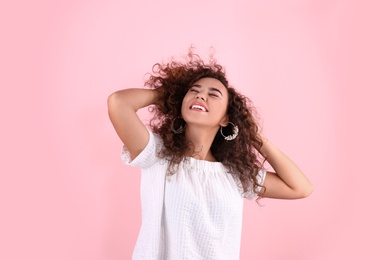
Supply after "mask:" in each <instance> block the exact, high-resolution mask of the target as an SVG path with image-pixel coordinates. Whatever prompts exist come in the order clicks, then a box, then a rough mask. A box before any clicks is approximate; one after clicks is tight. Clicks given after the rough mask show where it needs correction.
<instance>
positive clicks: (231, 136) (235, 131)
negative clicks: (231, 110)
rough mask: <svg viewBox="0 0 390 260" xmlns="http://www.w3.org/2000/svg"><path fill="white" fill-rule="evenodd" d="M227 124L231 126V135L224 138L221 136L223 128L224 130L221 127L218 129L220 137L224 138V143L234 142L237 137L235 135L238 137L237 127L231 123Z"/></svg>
mask: <svg viewBox="0 0 390 260" xmlns="http://www.w3.org/2000/svg"><path fill="white" fill-rule="evenodd" d="M229 124H231V125H232V126H233V134H231V135H228V136H225V135H224V134H223V128H224V127H222V126H221V128H220V132H221V135H222V136H223V137H224V138H225V140H226V141H231V140H234V139H236V137H237V135H238V126H236V125H235V124H233V123H232V122H229ZM225 127H226V126H225Z"/></svg>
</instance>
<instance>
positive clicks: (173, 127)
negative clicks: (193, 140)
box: [171, 116, 186, 134]
mask: <svg viewBox="0 0 390 260" xmlns="http://www.w3.org/2000/svg"><path fill="white" fill-rule="evenodd" d="M178 118H181V119H183V118H182V117H179V116H177V117H175V118H174V119H173V120H172V123H171V128H172V131H173V132H174V133H175V134H181V133H183V132H184V128H186V125H185V122H184V126H183V125H180V127H179V128H178V129H175V121H176V119H178ZM183 121H184V120H183Z"/></svg>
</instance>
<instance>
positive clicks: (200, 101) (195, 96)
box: [181, 78, 229, 127]
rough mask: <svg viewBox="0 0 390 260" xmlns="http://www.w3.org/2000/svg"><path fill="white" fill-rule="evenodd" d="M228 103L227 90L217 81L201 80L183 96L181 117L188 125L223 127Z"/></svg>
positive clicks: (225, 122)
mask: <svg viewBox="0 0 390 260" xmlns="http://www.w3.org/2000/svg"><path fill="white" fill-rule="evenodd" d="M228 102H229V97H228V92H227V89H226V87H225V86H224V85H223V84H222V83H221V82H220V81H219V80H217V79H214V78H202V79H200V80H198V81H196V82H195V83H194V84H193V85H192V86H190V89H189V90H188V92H187V94H186V95H185V96H184V99H183V104H182V107H181V113H182V117H183V119H184V120H185V121H186V123H187V124H189V125H190V124H196V125H202V126H208V127H216V126H218V127H219V126H221V125H223V126H225V125H226V124H227V122H228V118H227V114H226V112H227V107H228Z"/></svg>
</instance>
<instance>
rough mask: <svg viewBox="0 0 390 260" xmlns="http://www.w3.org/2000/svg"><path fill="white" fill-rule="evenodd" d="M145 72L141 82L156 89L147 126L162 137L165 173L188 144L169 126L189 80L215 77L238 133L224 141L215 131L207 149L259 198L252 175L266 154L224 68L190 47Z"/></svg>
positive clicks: (251, 116)
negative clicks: (177, 58) (166, 163)
mask: <svg viewBox="0 0 390 260" xmlns="http://www.w3.org/2000/svg"><path fill="white" fill-rule="evenodd" d="M148 75H149V78H148V80H146V82H145V86H149V87H151V88H152V89H156V90H157V91H158V93H159V94H158V100H157V102H156V103H155V105H154V107H152V108H151V110H150V111H151V112H154V116H153V118H152V119H151V121H150V126H151V129H152V131H153V132H154V133H156V134H157V135H159V136H160V137H161V138H162V140H163V144H164V148H163V149H162V151H161V152H160V154H159V155H160V156H161V157H164V158H169V168H168V172H169V174H171V175H172V174H174V167H175V166H177V165H178V164H179V163H180V162H181V161H182V160H184V159H185V152H186V151H187V150H188V149H189V148H190V147H191V145H192V144H191V143H189V142H188V141H187V140H186V139H185V135H184V134H175V133H174V132H173V130H172V126H173V125H174V124H176V123H177V122H176V121H177V120H175V119H177V118H180V115H181V106H182V101H183V98H184V96H185V95H186V93H187V92H188V90H189V88H190V87H191V86H192V84H193V83H195V82H196V81H198V80H199V79H201V78H205V77H210V78H215V79H217V80H219V81H220V82H221V83H222V84H223V85H224V86H225V87H226V89H227V92H228V94H229V101H228V108H227V114H228V118H229V121H231V122H233V123H234V124H235V125H237V126H238V127H239V133H238V136H237V138H236V139H234V140H232V141H226V140H225V139H224V137H223V136H222V135H221V134H220V132H218V133H217V134H216V136H215V138H214V141H213V143H212V145H211V148H210V149H211V152H212V154H213V156H214V157H215V159H216V160H217V161H218V162H221V163H222V164H223V165H224V166H225V167H226V168H227V170H228V172H229V173H230V174H232V175H233V177H234V178H235V179H236V180H239V181H240V182H241V184H242V188H243V192H244V193H245V192H248V191H255V193H256V194H257V195H258V199H260V198H261V197H262V194H263V193H264V190H265V189H261V191H259V190H260V187H262V186H261V185H260V183H259V182H258V179H257V178H256V176H257V175H258V173H259V171H260V169H262V168H264V162H265V160H266V158H263V157H262V156H261V154H260V149H261V147H262V145H263V142H262V140H261V138H260V136H259V127H258V124H257V122H256V118H255V117H254V112H255V110H254V108H253V106H252V102H251V101H250V100H249V99H248V98H247V97H245V96H244V95H241V94H240V93H238V92H237V91H236V90H235V89H234V88H233V87H231V86H230V85H229V82H228V80H227V79H226V76H225V70H224V68H223V67H222V66H221V65H219V64H217V63H216V61H215V60H214V59H213V57H212V55H211V56H210V62H209V64H206V63H205V62H204V61H203V60H202V59H201V58H200V57H199V55H197V54H194V53H193V51H192V49H190V50H189V52H188V54H187V58H186V60H185V61H184V62H179V61H175V60H173V59H172V60H171V61H170V62H167V63H157V64H155V65H154V66H153V70H152V73H151V74H148ZM229 126H230V127H228V128H226V129H224V133H225V131H226V133H225V135H228V134H229V128H230V131H231V130H232V129H231V128H232V127H231V125H230V124H229ZM176 128H177V127H176ZM263 188H265V187H263ZM257 191H259V192H257Z"/></svg>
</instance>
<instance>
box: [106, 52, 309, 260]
mask: <svg viewBox="0 0 390 260" xmlns="http://www.w3.org/2000/svg"><path fill="white" fill-rule="evenodd" d="M153 72H154V74H153V75H150V77H149V79H148V80H147V82H146V83H145V85H147V86H149V87H150V89H136V88H134V89H125V90H120V91H117V92H115V93H113V94H111V95H110V97H109V98H108V110H109V116H110V119H111V122H112V124H113V126H114V128H115V130H116V132H117V134H118V136H119V137H120V139H121V140H122V142H123V143H124V146H123V149H122V160H123V162H124V163H125V164H128V165H131V166H137V167H139V168H141V169H142V173H141V204H142V226H141V229H140V233H139V236H138V240H137V243H136V246H135V249H134V252H133V259H142V260H145V259H180V260H181V259H239V254H240V239H241V222H242V207H243V198H249V199H252V198H255V197H256V198H257V199H260V198H262V197H268V198H278V199H298V198H304V197H306V196H308V195H309V194H310V193H311V192H312V185H311V184H310V182H309V180H308V179H307V178H306V177H305V175H304V174H303V173H302V172H301V170H300V169H299V168H298V167H297V166H296V165H295V164H294V162H293V161H291V160H290V159H289V158H288V157H287V156H286V155H285V154H283V152H281V151H280V150H279V149H278V148H277V147H275V146H274V145H273V144H272V143H271V142H270V141H269V140H267V139H266V138H265V137H264V136H262V134H261V133H260V130H259V127H258V126H257V123H256V120H255V117H254V116H253V112H252V111H251V108H250V107H249V104H250V102H249V100H248V99H247V98H246V97H244V96H243V95H241V94H239V93H238V92H236V91H235V90H234V88H232V87H231V86H230V85H229V83H228V81H227V79H226V76H225V72H224V69H223V68H222V66H221V65H219V64H217V63H216V62H215V61H214V60H211V61H210V62H209V64H206V63H205V62H203V61H202V60H201V59H200V58H199V56H197V55H195V54H193V53H192V51H191V50H190V51H189V53H188V59H187V60H186V61H185V62H178V61H172V62H170V63H166V64H164V63H162V64H156V65H155V66H154V69H153ZM148 106H151V107H150V108H152V109H151V111H152V112H154V117H153V119H152V120H151V130H149V129H148V128H146V127H145V125H144V124H143V123H142V122H141V120H140V118H139V117H138V116H137V113H136V112H137V110H139V109H140V108H143V107H148ZM265 160H267V161H268V163H269V164H270V165H271V166H272V168H273V169H274V171H275V172H269V171H266V170H265V169H264V166H263V163H264V161H265Z"/></svg>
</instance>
